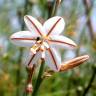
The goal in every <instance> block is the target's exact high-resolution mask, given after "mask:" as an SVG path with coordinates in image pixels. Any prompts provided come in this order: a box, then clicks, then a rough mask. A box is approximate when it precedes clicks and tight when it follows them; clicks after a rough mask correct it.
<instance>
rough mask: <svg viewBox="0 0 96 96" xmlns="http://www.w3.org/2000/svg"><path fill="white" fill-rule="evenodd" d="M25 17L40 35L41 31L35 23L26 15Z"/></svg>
mask: <svg viewBox="0 0 96 96" xmlns="http://www.w3.org/2000/svg"><path fill="white" fill-rule="evenodd" d="M26 18H27V19H28V20H29V21H30V22H31V23H32V24H33V26H34V27H35V29H36V30H37V32H38V33H39V34H40V35H41V36H42V33H41V32H40V30H39V29H38V27H37V26H36V25H35V23H34V22H33V21H32V20H30V18H29V17H28V16H26Z"/></svg>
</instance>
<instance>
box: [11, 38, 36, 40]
mask: <svg viewBox="0 0 96 96" xmlns="http://www.w3.org/2000/svg"><path fill="white" fill-rule="evenodd" d="M11 40H36V39H35V38H11Z"/></svg>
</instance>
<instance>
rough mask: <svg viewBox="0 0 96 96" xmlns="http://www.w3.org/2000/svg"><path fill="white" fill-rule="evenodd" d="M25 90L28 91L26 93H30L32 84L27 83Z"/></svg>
mask: <svg viewBox="0 0 96 96" xmlns="http://www.w3.org/2000/svg"><path fill="white" fill-rule="evenodd" d="M26 92H28V93H32V92H33V86H32V84H30V83H29V84H28V85H27V87H26Z"/></svg>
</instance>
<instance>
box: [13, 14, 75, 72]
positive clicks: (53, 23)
mask: <svg viewBox="0 0 96 96" xmlns="http://www.w3.org/2000/svg"><path fill="white" fill-rule="evenodd" d="M24 21H25V23H26V25H27V27H28V29H29V31H20V32H17V33H14V34H13V35H12V36H11V40H12V42H13V43H14V44H16V45H18V46H23V47H30V50H31V52H30V54H31V55H32V56H31V58H30V60H29V62H28V65H32V64H36V62H37V60H38V59H40V58H43V59H44V60H45V62H46V64H47V65H48V66H49V67H50V68H51V69H52V70H54V71H58V70H59V69H60V64H61V57H60V56H59V55H58V52H57V50H56V47H64V46H65V45H69V46H72V47H76V44H75V43H74V42H73V41H72V40H70V39H68V38H67V37H64V36H62V35H60V33H61V32H62V31H63V29H64V26H65V22H64V19H63V18H62V17H59V16H55V17H52V18H50V19H48V20H47V21H46V22H45V23H44V24H43V25H42V24H41V23H40V22H38V21H37V20H36V19H35V18H33V17H32V16H28V15H26V16H25V17H24ZM54 45H55V47H54Z"/></svg>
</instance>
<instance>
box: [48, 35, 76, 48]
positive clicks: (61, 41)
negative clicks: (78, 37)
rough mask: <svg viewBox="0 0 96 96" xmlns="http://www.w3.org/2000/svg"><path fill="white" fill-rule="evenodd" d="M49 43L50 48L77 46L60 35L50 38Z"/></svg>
mask: <svg viewBox="0 0 96 96" xmlns="http://www.w3.org/2000/svg"><path fill="white" fill-rule="evenodd" d="M49 41H50V44H51V45H52V46H58V47H67V46H66V45H69V46H71V47H76V46H77V45H76V44H75V43H74V42H73V41H72V40H71V39H69V38H67V37H65V36H61V35H59V36H57V35H54V36H50V40H49Z"/></svg>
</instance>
